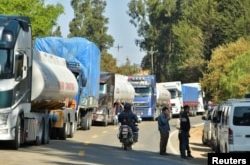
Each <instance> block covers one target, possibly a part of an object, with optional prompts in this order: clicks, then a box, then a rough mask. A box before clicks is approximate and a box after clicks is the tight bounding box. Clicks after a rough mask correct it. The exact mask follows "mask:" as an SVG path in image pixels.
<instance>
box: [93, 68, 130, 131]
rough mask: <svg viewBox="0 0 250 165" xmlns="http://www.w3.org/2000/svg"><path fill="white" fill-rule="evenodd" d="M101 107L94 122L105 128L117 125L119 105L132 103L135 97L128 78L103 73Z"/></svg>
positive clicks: (96, 111) (101, 77)
mask: <svg viewBox="0 0 250 165" xmlns="http://www.w3.org/2000/svg"><path fill="white" fill-rule="evenodd" d="M99 92H100V93H99V94H100V95H99V107H98V108H97V109H96V110H95V111H94V113H93V121H94V122H101V123H102V124H103V125H104V126H107V125H108V124H109V123H112V124H117V122H118V121H117V113H118V111H119V110H118V108H119V104H121V103H125V102H127V103H132V102H133V100H134V96H135V90H134V88H133V86H132V85H131V84H130V83H129V82H128V77H127V76H124V75H120V74H115V73H109V72H101V75H100V90H99Z"/></svg>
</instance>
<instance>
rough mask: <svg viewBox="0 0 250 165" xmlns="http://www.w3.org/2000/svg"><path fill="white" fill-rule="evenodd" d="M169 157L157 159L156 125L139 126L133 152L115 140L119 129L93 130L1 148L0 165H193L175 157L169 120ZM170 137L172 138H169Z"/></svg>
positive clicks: (198, 119)
mask: <svg viewBox="0 0 250 165" xmlns="http://www.w3.org/2000/svg"><path fill="white" fill-rule="evenodd" d="M190 119H191V124H192V125H197V124H200V123H202V121H201V117H200V116H197V117H191V118H190ZM170 125H171V132H172V133H171V141H169V144H168V148H167V152H168V153H170V155H169V156H161V155H159V139H160V137H159V132H158V128H157V122H156V121H143V122H142V123H140V124H139V129H140V133H139V141H138V143H136V144H135V145H134V146H133V150H130V151H124V150H122V148H121V144H120V142H119V140H118V139H117V133H118V126H112V125H110V126H108V127H102V126H92V128H91V130H89V131H81V130H79V131H77V133H76V134H75V136H74V138H71V139H67V140H66V141H63V140H51V141H50V144H48V145H41V146H34V145H25V146H22V148H20V149H19V150H18V151H14V150H10V149H8V147H7V146H6V145H5V144H3V143H2V144H0V146H1V147H0V164H4V165H29V164H30V165H33V164H35V165H100V164H102V165H117V164H119V165H130V164H131V165H135V164H143V165H147V164H148V165H154V164H156V165H161V164H162V165H163V164H164V165H165V164H166V163H167V164H174V165H183V164H192V163H191V162H190V161H189V160H183V159H181V158H180V156H179V153H178V139H177V138H176V137H175V135H174V134H175V133H176V131H175V130H176V128H175V125H176V119H172V120H171V122H170ZM172 134H173V135H172Z"/></svg>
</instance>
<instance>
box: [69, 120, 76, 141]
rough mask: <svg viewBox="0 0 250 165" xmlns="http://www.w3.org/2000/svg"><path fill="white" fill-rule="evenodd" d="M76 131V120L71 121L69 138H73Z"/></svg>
mask: <svg viewBox="0 0 250 165" xmlns="http://www.w3.org/2000/svg"><path fill="white" fill-rule="evenodd" d="M74 132H75V124H74V122H73V123H70V128H69V136H68V137H69V138H73V137H74Z"/></svg>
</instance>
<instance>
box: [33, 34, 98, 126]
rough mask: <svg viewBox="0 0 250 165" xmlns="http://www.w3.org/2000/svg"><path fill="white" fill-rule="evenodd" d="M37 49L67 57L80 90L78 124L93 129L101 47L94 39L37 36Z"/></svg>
mask: <svg viewBox="0 0 250 165" xmlns="http://www.w3.org/2000/svg"><path fill="white" fill-rule="evenodd" d="M34 47H35V49H36V50H39V51H43V52H47V53H50V54H53V55H56V56H58V57H62V58H64V59H65V60H66V63H67V67H68V68H69V70H70V71H71V72H72V73H73V74H74V75H75V77H76V78H77V81H78V86H79V90H78V92H77V95H76V96H75V100H76V106H75V111H76V112H77V116H76V118H77V126H78V128H81V129H83V130H88V129H90V127H91V125H92V113H93V111H94V110H95V109H96V108H97V107H98V98H99V79H100V50H99V49H98V47H97V46H96V45H95V44H94V43H93V42H91V41H89V40H87V39H85V38H81V37H72V38H61V37H45V38H36V40H35V43H34Z"/></svg>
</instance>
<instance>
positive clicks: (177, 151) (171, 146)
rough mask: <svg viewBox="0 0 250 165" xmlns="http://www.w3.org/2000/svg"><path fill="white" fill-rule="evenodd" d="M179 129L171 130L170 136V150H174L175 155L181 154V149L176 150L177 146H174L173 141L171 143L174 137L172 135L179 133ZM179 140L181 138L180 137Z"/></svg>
mask: <svg viewBox="0 0 250 165" xmlns="http://www.w3.org/2000/svg"><path fill="white" fill-rule="evenodd" d="M178 131H179V130H174V131H173V132H170V136H169V141H170V143H168V144H169V145H168V146H169V149H170V151H172V152H173V154H175V155H179V154H180V152H179V150H176V148H175V147H174V146H173V143H171V141H172V140H171V139H172V136H174V134H176V133H178ZM178 140H179V139H178Z"/></svg>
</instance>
